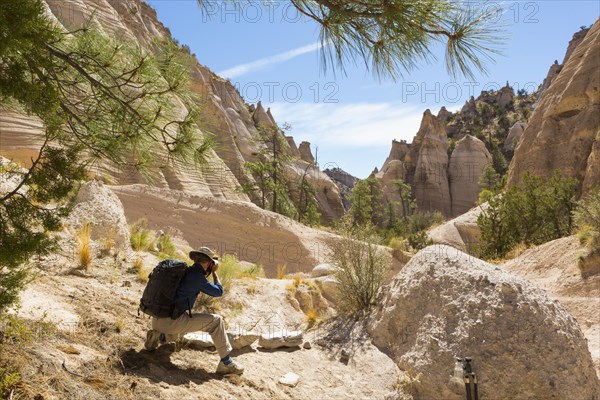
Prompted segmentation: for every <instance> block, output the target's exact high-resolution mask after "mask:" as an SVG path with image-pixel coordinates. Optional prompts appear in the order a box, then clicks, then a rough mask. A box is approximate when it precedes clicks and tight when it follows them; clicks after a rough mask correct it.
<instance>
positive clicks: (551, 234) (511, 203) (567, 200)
mask: <svg viewBox="0 0 600 400" xmlns="http://www.w3.org/2000/svg"><path fill="white" fill-rule="evenodd" d="M576 187H577V181H576V180H575V179H572V178H563V177H562V176H561V174H560V172H558V171H557V172H556V173H555V174H554V176H553V177H552V178H550V179H548V180H546V181H545V180H543V179H542V178H540V177H538V176H533V175H530V174H528V173H526V174H525V175H524V177H523V182H522V183H521V184H520V185H517V186H513V187H511V188H509V189H508V190H506V191H505V192H503V193H500V194H498V195H496V196H493V197H489V200H488V204H489V206H488V207H487V208H486V209H484V210H483V211H482V213H481V215H480V216H479V217H478V218H477V225H478V226H479V228H480V230H481V239H482V242H481V244H480V246H479V249H478V251H479V256H481V257H483V258H488V259H489V258H498V257H504V256H505V255H506V254H507V253H508V252H509V251H510V250H511V249H512V248H513V247H514V246H515V245H517V244H518V243H523V244H524V245H525V246H530V245H540V244H542V243H545V242H548V241H550V240H554V239H558V238H560V237H563V236H567V235H570V234H571V230H572V225H573V216H572V213H573V210H574V208H575V204H576V203H575V194H576Z"/></svg>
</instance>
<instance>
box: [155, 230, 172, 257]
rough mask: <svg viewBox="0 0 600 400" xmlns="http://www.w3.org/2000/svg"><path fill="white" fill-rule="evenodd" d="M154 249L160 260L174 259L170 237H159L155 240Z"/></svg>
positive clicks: (165, 235) (166, 235)
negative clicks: (156, 250)
mask: <svg viewBox="0 0 600 400" xmlns="http://www.w3.org/2000/svg"><path fill="white" fill-rule="evenodd" d="M156 247H157V249H158V252H159V253H160V255H161V256H162V258H175V253H176V249H175V244H174V243H173V238H172V237H171V235H168V234H163V235H160V236H159V237H158V239H156Z"/></svg>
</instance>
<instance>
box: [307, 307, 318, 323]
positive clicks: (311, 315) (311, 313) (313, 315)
mask: <svg viewBox="0 0 600 400" xmlns="http://www.w3.org/2000/svg"><path fill="white" fill-rule="evenodd" d="M305 319H306V323H307V324H308V327H309V328H310V327H312V326H314V325H315V324H316V323H317V321H318V319H319V312H318V311H317V310H316V309H314V308H311V309H310V310H308V312H307V313H306V318H305Z"/></svg>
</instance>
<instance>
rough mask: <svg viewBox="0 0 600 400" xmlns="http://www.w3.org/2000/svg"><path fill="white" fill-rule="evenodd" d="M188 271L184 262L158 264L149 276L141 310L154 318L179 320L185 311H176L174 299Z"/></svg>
mask: <svg viewBox="0 0 600 400" xmlns="http://www.w3.org/2000/svg"><path fill="white" fill-rule="evenodd" d="M187 270H188V266H187V264H186V263H184V262H183V261H178V260H172V259H168V260H164V261H161V262H160V263H158V265H157V266H156V267H154V270H152V273H150V275H149V276H148V283H147V284H146V288H145V289H144V293H143V294H142V299H141V300H140V308H139V309H140V310H141V311H142V312H143V313H145V314H148V315H150V316H152V317H157V318H166V317H171V318H173V319H177V318H179V316H181V314H183V313H184V312H185V310H181V309H179V308H178V310H175V307H174V306H173V299H175V294H176V293H177V288H179V283H180V282H181V280H182V279H183V277H184V276H185V274H186V272H187ZM175 314H179V315H175ZM190 315H191V312H190Z"/></svg>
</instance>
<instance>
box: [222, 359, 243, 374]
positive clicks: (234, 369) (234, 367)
mask: <svg viewBox="0 0 600 400" xmlns="http://www.w3.org/2000/svg"><path fill="white" fill-rule="evenodd" d="M243 373H244V367H242V366H241V365H239V364H237V363H236V362H235V361H232V362H231V364H229V365H225V363H224V362H223V361H219V365H217V374H223V375H227V374H235V375H241V374H243Z"/></svg>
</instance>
